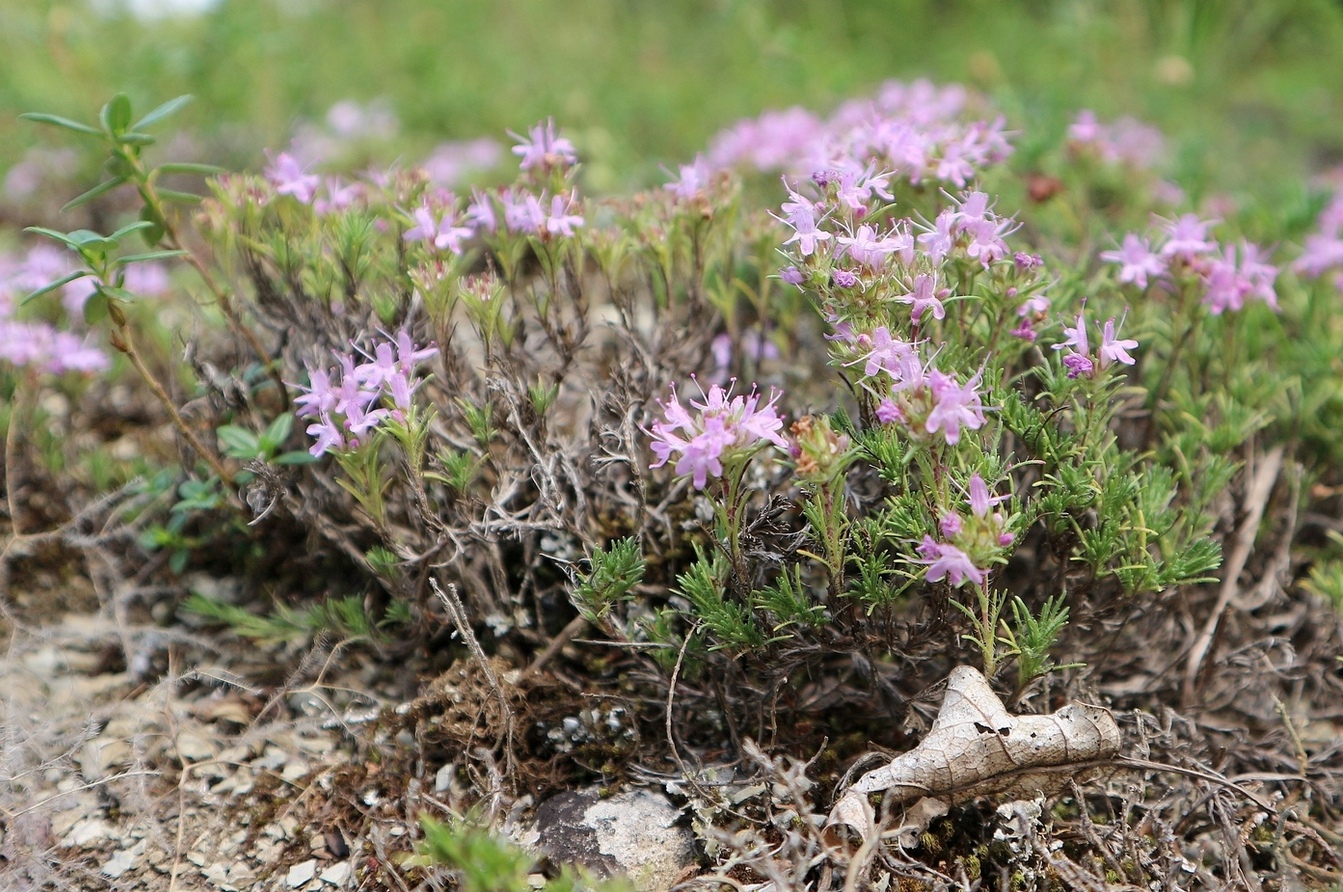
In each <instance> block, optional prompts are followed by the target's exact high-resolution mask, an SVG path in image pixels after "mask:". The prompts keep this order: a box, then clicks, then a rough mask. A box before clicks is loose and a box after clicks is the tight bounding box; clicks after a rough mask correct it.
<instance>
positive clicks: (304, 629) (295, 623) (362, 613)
mask: <svg viewBox="0 0 1343 892" xmlns="http://www.w3.org/2000/svg"><path fill="white" fill-rule="evenodd" d="M393 603H394V605H395V607H394V608H393V607H389V608H388V610H387V613H386V614H385V615H384V616H383V617H382V618H381V619H380V620H374V619H373V618H372V617H370V616H369V615H368V613H367V612H366V610H365V608H364V599H363V598H362V597H359V596H357V595H348V596H345V597H340V598H326V599H324V600H321V601H317V602H315V603H312V604H308V605H305V606H302V607H290V606H288V605H285V604H276V605H275V609H274V611H273V612H271V613H269V614H259V613H254V612H252V611H251V610H249V609H247V608H246V607H240V606H238V605H235V604H229V603H227V602H225V601H221V600H219V599H217V598H212V597H209V596H207V595H203V594H201V593H199V592H193V593H192V594H191V595H190V596H189V597H188V598H187V599H186V600H185V601H183V602H182V610H184V611H185V612H187V613H192V614H195V615H196V616H199V617H203V618H204V619H207V620H211V621H213V622H218V623H222V624H223V625H226V626H228V627H229V628H230V629H231V630H232V631H233V632H234V633H235V634H237V635H241V636H243V637H244V638H254V639H256V640H258V641H261V642H289V641H305V640H308V639H309V638H312V637H313V636H318V635H329V636H331V637H333V638H336V639H338V640H342V641H359V640H364V641H375V642H376V641H378V640H380V631H379V630H380V629H382V628H384V627H387V626H392V625H396V624H401V623H404V622H406V621H407V620H408V619H409V613H408V611H407V609H406V606H407V605H405V604H404V602H400V603H398V602H393Z"/></svg>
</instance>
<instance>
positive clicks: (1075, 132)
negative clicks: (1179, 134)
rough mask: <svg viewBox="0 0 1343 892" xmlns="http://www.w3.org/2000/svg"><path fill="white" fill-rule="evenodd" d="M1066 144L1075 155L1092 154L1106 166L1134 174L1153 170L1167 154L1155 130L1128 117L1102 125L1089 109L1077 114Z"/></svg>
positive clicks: (1162, 139) (1161, 139)
mask: <svg viewBox="0 0 1343 892" xmlns="http://www.w3.org/2000/svg"><path fill="white" fill-rule="evenodd" d="M1068 143H1069V146H1070V148H1072V150H1073V151H1074V152H1091V153H1094V154H1095V155H1096V156H1098V157H1099V158H1100V160H1101V161H1104V162H1105V163H1106V164H1123V165H1124V166H1126V167H1131V168H1134V169H1135V170H1148V169H1150V168H1153V167H1155V166H1156V165H1157V164H1158V163H1159V162H1160V161H1161V159H1162V156H1163V155H1164V154H1165V151H1166V140H1165V138H1164V137H1162V135H1161V131H1160V130H1158V129H1156V128H1155V127H1152V126H1151V125H1149V124H1144V123H1143V122H1141V121H1139V120H1137V119H1136V118H1129V117H1123V118H1120V119H1119V120H1117V121H1115V122H1113V123H1110V124H1102V123H1101V122H1100V121H1099V120H1097V118H1096V113H1095V112H1093V111H1091V110H1090V109H1083V110H1082V111H1080V112H1078V113H1077V118H1076V119H1075V120H1074V121H1073V123H1072V125H1071V126H1070V127H1069V128H1068Z"/></svg>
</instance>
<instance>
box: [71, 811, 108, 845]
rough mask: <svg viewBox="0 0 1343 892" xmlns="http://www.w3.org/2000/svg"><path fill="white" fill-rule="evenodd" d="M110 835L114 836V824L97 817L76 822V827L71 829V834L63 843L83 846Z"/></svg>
mask: <svg viewBox="0 0 1343 892" xmlns="http://www.w3.org/2000/svg"><path fill="white" fill-rule="evenodd" d="M110 836H112V826H111V825H110V824H108V823H107V822H106V821H103V820H100V819H97V818H95V819H93V820H88V821H80V822H79V823H78V824H75V826H74V829H72V830H71V831H70V834H69V835H68V836H67V837H66V838H65V839H64V840H63V841H62V843H61V844H62V845H65V846H81V847H82V846H86V845H88V844H89V843H92V842H97V841H98V840H100V839H107V838H108V837H110Z"/></svg>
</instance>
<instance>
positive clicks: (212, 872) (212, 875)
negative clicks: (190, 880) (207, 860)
mask: <svg viewBox="0 0 1343 892" xmlns="http://www.w3.org/2000/svg"><path fill="white" fill-rule="evenodd" d="M201 874H202V875H203V876H204V877H205V878H206V879H207V880H209V881H210V882H212V883H214V884H215V885H216V886H219V887H221V888H224V889H232V888H235V887H234V886H232V885H230V884H229V870H228V868H227V867H225V866H224V865H222V864H211V865H209V866H207V867H202V868H201Z"/></svg>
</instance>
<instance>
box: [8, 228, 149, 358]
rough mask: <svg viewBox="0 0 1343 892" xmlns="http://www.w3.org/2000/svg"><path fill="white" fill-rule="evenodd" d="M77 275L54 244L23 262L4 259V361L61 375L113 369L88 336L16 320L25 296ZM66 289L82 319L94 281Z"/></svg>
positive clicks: (74, 316) (75, 315) (68, 299)
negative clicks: (68, 275)
mask: <svg viewBox="0 0 1343 892" xmlns="http://www.w3.org/2000/svg"><path fill="white" fill-rule="evenodd" d="M131 269H135V267H131ZM72 270H73V267H71V266H70V264H69V263H68V262H67V260H66V258H65V255H64V254H63V253H62V252H61V251H60V250H59V249H57V248H55V247H53V246H51V245H45V244H42V245H35V246H34V247H33V248H32V249H30V250H29V251H28V252H27V254H25V255H24V256H23V257H22V258H13V257H9V256H5V255H0V361H4V362H8V363H10V364H11V365H15V366H20V367H23V368H32V369H36V370H38V371H42V372H50V373H52V374H57V375H59V374H63V373H65V372H98V371H102V370H103V369H105V368H107V367H108V366H109V365H110V362H109V361H108V358H107V355H106V354H105V353H103V351H102V350H100V349H98V348H97V347H96V346H94V345H93V344H91V343H90V339H89V337H88V336H86V335H81V334H76V333H75V332H71V331H62V330H60V329H58V328H56V327H55V326H53V325H51V324H50V323H47V322H43V321H40V320H36V319H33V320H19V319H16V318H15V314H16V312H17V310H18V304H19V302H20V301H21V300H23V298H24V297H25V296H27V295H28V294H29V293H31V292H33V291H36V290H37V289H39V288H41V287H43V286H45V285H47V284H48V283H50V282H54V281H55V280H57V279H59V278H61V277H63V276H65V275H67V274H69V273H70V272H71V271H72ZM62 290H63V293H64V301H65V303H66V305H67V307H73V311H72V313H71V318H72V319H77V318H79V310H80V309H81V308H82V307H83V305H84V301H86V300H87V299H88V297H89V295H90V294H92V293H93V283H92V280H90V279H87V278H85V279H76V280H74V281H73V282H70V283H69V284H68V285H65V286H64V288H63V289H62Z"/></svg>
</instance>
